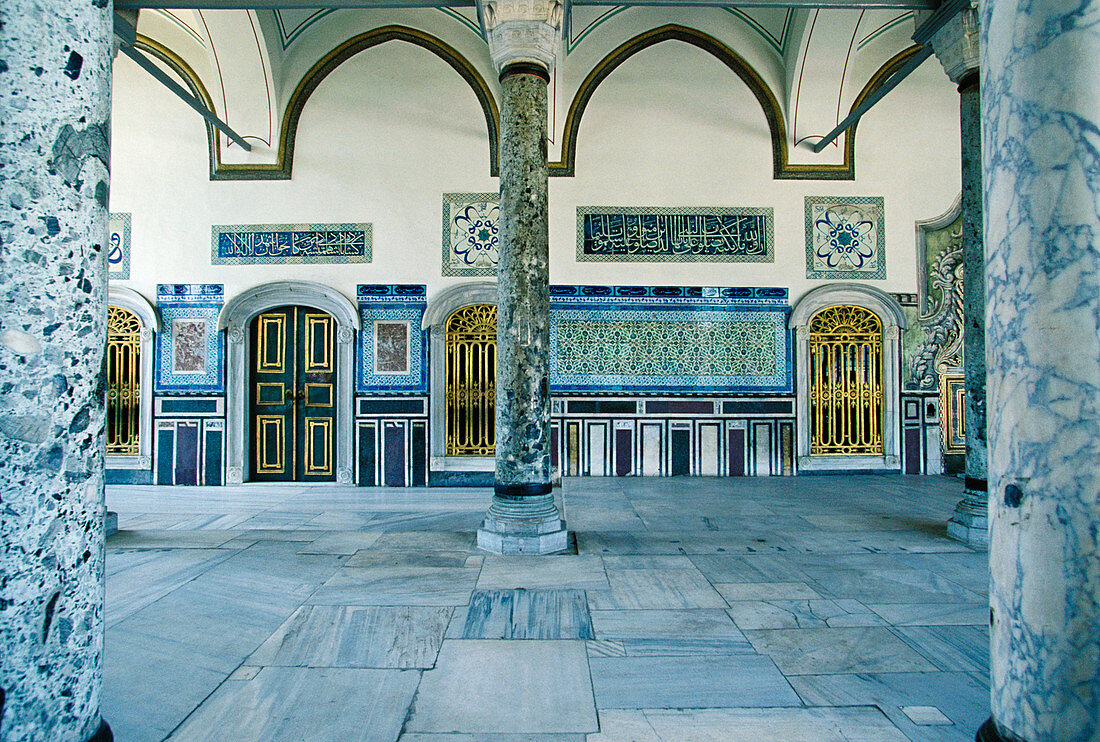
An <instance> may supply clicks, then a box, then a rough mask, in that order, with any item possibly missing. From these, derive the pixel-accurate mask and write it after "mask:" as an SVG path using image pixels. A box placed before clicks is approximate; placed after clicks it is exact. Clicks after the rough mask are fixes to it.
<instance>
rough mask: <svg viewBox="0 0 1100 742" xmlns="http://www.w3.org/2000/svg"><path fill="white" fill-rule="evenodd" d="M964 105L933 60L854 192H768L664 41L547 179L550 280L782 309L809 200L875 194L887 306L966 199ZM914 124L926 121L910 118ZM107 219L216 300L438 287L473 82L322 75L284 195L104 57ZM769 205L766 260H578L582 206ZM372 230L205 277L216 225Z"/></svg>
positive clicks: (747, 122)
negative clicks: (770, 292) (725, 294)
mask: <svg viewBox="0 0 1100 742" xmlns="http://www.w3.org/2000/svg"><path fill="white" fill-rule="evenodd" d="M957 98H958V96H957V93H956V92H955V90H954V87H953V86H952V85H951V84H950V82H949V81H948V80H947V78H946V76H945V75H943V73H942V71H941V70H940V69H939V67H938V66H936V65H933V64H928V65H925V66H923V67H922V68H921V69H920V70H918V71H917V72H916V73H915V74H914V75H913V76H912V77H911V78H910V79H908V80H907V81H905V82H904V83H903V84H902V85H901V86H899V87H898V88H897V89H896V90H895V91H894V92H893V93H891V94H890V95H889V96H888V97H887V98H886V99H885V100H884V101H883V102H882V103H880V104H879V105H878V106H877V107H876V108H875V109H873V110H872V112H871V113H870V114H868V116H866V117H865V118H864V120H863V121H862V122H861V123H860V126H859V133H858V136H857V143H856V150H857V159H856V172H857V177H858V179H857V180H856V181H855V182H854V183H853V182H850V181H840V182H831V181H776V180H773V179H772V159H771V158H772V155H771V144H770V138H769V136H768V132H767V129H766V125H765V120H764V116H763V114H762V112H761V111H760V108H759V105H758V104H757V103H756V101H755V99H754V98H753V97H752V95H751V94H750V93H749V91H748V89H747V88H746V87H745V86H744V84H743V83H741V82H740V80H739V79H738V78H737V77H736V76H735V75H733V73H732V72H730V71H729V70H728V69H726V68H725V67H724V66H723V65H722V64H721V63H719V62H718V61H717V60H715V59H713V58H712V57H710V56H709V55H707V54H705V53H704V52H702V51H700V50H698V49H695V48H693V47H690V46H688V45H686V44H683V43H680V42H666V43H663V44H660V45H658V46H656V47H653V48H651V49H648V50H646V51H644V52H641V53H640V54H638V55H636V56H635V57H633V58H631V59H630V60H628V61H627V62H625V63H624V64H623V65H622V66H621V67H620V68H619V69H618V70H616V71H615V72H614V73H613V74H612V75H611V76H610V77H609V78H608V79H607V80H606V81H605V82H604V83H603V85H601V87H600V88H599V89H598V91H597V92H596V94H595V95H594V96H593V99H592V101H591V103H590V104H589V106H588V109H587V111H586V112H585V115H584V118H583V121H582V124H581V129H580V136H579V141H578V152H577V169H576V172H577V177H575V178H572V179H570V178H552V179H551V183H550V210H551V212H550V214H551V218H550V240H551V280H552V281H553V282H555V283H603V284H626V283H630V284H686V285H764V286H785V287H788V288H790V289H791V299H792V302H793V301H794V300H797V298H798V297H799V296H801V294H803V293H804V292H805V291H807V290H809V289H810V288H812V287H814V286H817V285H820V284H821V283H822V282H821V281H809V280H807V279H806V278H805V274H806V269H805V235H804V228H803V222H804V213H803V197H804V196H806V195H823V194H837V195H859V196H877V195H881V196H884V197H885V202H886V231H887V252H886V254H887V279H886V280H885V281H871V282H869V283H871V284H873V285H875V286H877V287H878V288H881V289H883V290H885V291H895V292H915V291H916V284H915V251H914V239H913V229H914V226H913V225H914V222H915V221H916V220H917V219H921V218H927V217H929V216H934V215H937V214H941V213H943V212H944V211H945V210H946V209H947V208H948V207H949V206H950V205H951V202H952V200H953V199H954V198H955V196H956V195H957V194H958V192H959V154H958V152H959V143H958V99H957ZM918 113H919V115H917V114H918ZM113 135H114V138H113V142H112V184H111V210H112V211H122V212H131V213H132V214H133V223H132V243H133V255H132V257H131V276H132V280H131V281H129V282H124V283H125V284H126V285H129V286H130V287H132V288H134V289H136V290H138V291H140V292H141V293H143V294H144V295H146V296H148V297H150V298H153V296H154V294H155V285H156V284H157V283H199V282H207V283H224V284H225V289H226V297H227V298H230V297H232V296H234V295H236V294H237V293H239V292H241V291H242V290H244V289H246V288H248V287H250V286H254V285H256V284H259V283H263V282H266V281H273V280H281V279H302V280H311V281H319V282H322V283H325V284H328V285H330V286H333V287H334V288H336V289H338V290H340V291H341V292H343V293H344V294H345V295H347V296H348V297H349V298H351V297H354V294H355V286H356V284H360V283H424V284H427V285H428V291H429V296H431V295H434V294H435V293H436V292H438V291H439V290H440V289H442V288H443V287H445V286H448V285H452V284H454V283H457V282H461V281H463V280H477V279H472V278H471V279H461V278H443V277H442V276H441V268H440V263H441V257H440V254H441V235H440V231H441V225H440V221H441V196H442V194H443V193H444V192H465V191H469V192H478V191H495V190H497V187H498V186H497V181H496V179H494V178H490V177H489V175H488V173H489V165H488V145H487V140H486V130H485V122H484V116H483V114H482V112H481V109H480V106H479V105H478V104H477V101H476V99H475V97H474V95H473V93H472V91H470V89H469V87H468V86H467V85H466V84H465V82H464V81H462V79H461V78H460V77H459V76H458V75H457V73H455V72H454V71H453V70H452V69H451V68H450V67H449V66H448V65H447V64H445V63H444V62H443V61H441V60H439V59H438V58H437V57H435V56H434V55H432V54H431V53H430V52H427V51H425V50H423V49H420V48H417V47H413V46H411V45H408V44H404V43H400V42H390V43H387V44H385V45H383V46H380V47H375V48H373V49H370V50H368V51H366V52H363V53H361V54H359V55H357V56H356V57H355V58H353V59H352V60H350V61H349V62H347V63H345V64H344V65H343V66H341V67H340V68H339V69H337V70H336V71H335V72H334V73H333V74H332V75H330V76H329V77H328V78H326V79H325V81H324V82H323V83H322V84H321V85H320V87H319V88H318V89H317V90H316V91H315V92H314V94H313V96H312V97H311V98H310V100H309V103H308V104H307V106H306V108H305V111H304V113H303V115H302V118H301V123H300V126H299V129H298V136H297V147H296V150H295V156H294V172H293V176H294V177H293V180H291V181H219V182H211V181H209V179H208V172H207V168H208V165H207V161H206V140H205V137H206V134H205V128H204V125H203V122H202V120H201V119H200V118H199V117H198V115H197V114H195V113H193V112H192V111H190V109H188V108H187V107H186V106H184V104H183V103H181V102H179V101H177V100H176V99H175V98H174V97H173V96H172V94H171V93H169V92H168V91H167V90H165V89H163V88H162V87H161V86H160V85H159V84H158V83H156V82H154V81H152V80H151V78H149V77H148V76H147V75H146V74H145V73H144V72H142V71H141V70H139V69H138V68H137V67H136V66H135V65H133V64H132V63H131V62H130V61H129V60H127V59H125V58H123V57H119V58H118V59H117V60H116V62H115V87H114V121H113ZM578 205H589V206H590V205H605V206H629V205H637V206H739V205H751V206H772V207H774V209H775V237H776V262H775V263H774V264H745V263H718V264H714V263H709V264H702V263H700V264H694V263H687V264H684V263H578V262H577V261H576V258H575V255H576V244H575V242H576V237H575V235H576V207H577V206H578ZM288 222H290V223H297V222H370V223H372V224H373V225H374V240H373V253H374V260H373V262H372V263H370V264H350V265H272V266H266V265H254V266H211V264H210V225H211V224H250V223H288Z"/></svg>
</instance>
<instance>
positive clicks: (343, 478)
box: [336, 467, 352, 484]
mask: <svg viewBox="0 0 1100 742" xmlns="http://www.w3.org/2000/svg"><path fill="white" fill-rule="evenodd" d="M336 483H337V484H351V483H352V476H351V469H349V468H347V467H341V468H339V469H337V470H336Z"/></svg>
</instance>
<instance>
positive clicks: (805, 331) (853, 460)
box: [788, 283, 908, 471]
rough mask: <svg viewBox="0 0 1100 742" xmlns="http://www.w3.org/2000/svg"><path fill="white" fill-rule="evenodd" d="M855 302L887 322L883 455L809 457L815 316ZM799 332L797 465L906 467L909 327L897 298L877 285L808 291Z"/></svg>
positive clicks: (794, 322) (797, 320) (799, 309)
mask: <svg viewBox="0 0 1100 742" xmlns="http://www.w3.org/2000/svg"><path fill="white" fill-rule="evenodd" d="M837 304H853V305H855V306H858V307H863V308H864V309H868V310H870V311H872V312H874V313H875V315H876V316H877V317H878V318H879V319H880V320H882V367H883V368H882V371H883V373H882V394H883V425H882V447H883V455H882V456H811V455H810V364H809V357H810V319H811V318H812V317H813V316H814V315H815V314H817V313H818V312H819V311H821V310H822V309H825V308H826V307H832V306H836V305H837ZM788 325H789V327H790V328H791V329H792V330H794V342H795V364H796V366H795V370H796V373H795V394H796V395H797V414H798V468H799V469H800V470H801V471H822V470H836V469H848V470H851V469H857V470H858V469H864V470H866V469H870V470H888V471H897V470H899V469H901V433H900V430H899V428H900V427H901V423H900V421H899V419H898V411H899V410H898V403H899V399H898V397H899V394H900V393H901V386H900V384H901V381H900V370H899V368H898V364H899V362H900V361H899V359H900V349H899V346H900V344H901V331H902V330H904V329H905V328H906V327H907V326H908V322H907V320H906V318H905V312H903V311H902V308H901V305H900V304H898V303H897V301H896V300H895V299H894V297H892V296H890V295H889V294H887V293H886V292H885V291H882V290H880V289H876V288H874V287H873V286H864V285H862V284H857V283H834V284H829V285H828V286H821V287H818V288H816V289H813V290H811V291H809V292H807V293H806V294H805V295H804V296H803V297H802V298H801V299H799V301H798V303H797V304H796V305H795V307H794V309H792V310H791V318H790V321H789V323H788Z"/></svg>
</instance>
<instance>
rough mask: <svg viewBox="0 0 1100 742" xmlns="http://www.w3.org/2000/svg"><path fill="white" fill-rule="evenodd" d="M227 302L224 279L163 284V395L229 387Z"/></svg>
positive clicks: (159, 371)
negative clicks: (222, 317)
mask: <svg viewBox="0 0 1100 742" xmlns="http://www.w3.org/2000/svg"><path fill="white" fill-rule="evenodd" d="M224 303H225V296H224V290H223V287H222V285H221V284H220V283H218V284H204V283H198V284H158V285H157V308H158V310H159V312H160V316H161V328H162V331H161V332H160V333H158V334H157V337H156V355H155V366H156V369H155V370H156V373H155V374H154V375H155V377H156V382H155V385H154V386H155V390H156V391H157V392H158V393H171V392H223V391H224V390H225V353H224V350H225V346H224V343H222V342H221V337H220V335H219V333H218V313H219V312H221V308H222V304H224Z"/></svg>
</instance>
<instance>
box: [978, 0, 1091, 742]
mask: <svg viewBox="0 0 1100 742" xmlns="http://www.w3.org/2000/svg"><path fill="white" fill-rule="evenodd" d="M1098 19H1100V2H1097V0H1085V2H1081V3H1077V4H1065V3H1061V2H1054V0H998V1H997V2H988V3H982V6H981V30H982V37H981V45H982V50H981V52H982V60H981V61H982V65H981V66H982V90H981V99H982V122H983V137H982V144H983V165H984V175H985V245H986V282H987V286H986V302H987V312H986V332H987V348H988V355H987V361H988V364H989V384H988V393H989V417H988V432H989V517H990V544H989V562H990V571H991V581H990V595H989V598H990V624H991V625H990V635H991V636H990V639H991V653H992V662H991V711H992V717H991V719H990V720H989V721H988V722H987V723H986V724H985V725H984V726H983V727H982V729H981V730H980V732H979V734H978V739H979V740H1001V739H1003V740H1025V741H1027V742H1031V741H1032V740H1059V741H1060V742H1085V741H1086V740H1090V741H1095V740H1097V739H1100V553H1098V538H1100V167H1098V162H1100V158H1098V148H1100V133H1098V132H1100V88H1098V87H1097V85H1096V77H1097V71H1098V70H1100V34H1097V32H1096V24H1097V20H1098Z"/></svg>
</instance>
